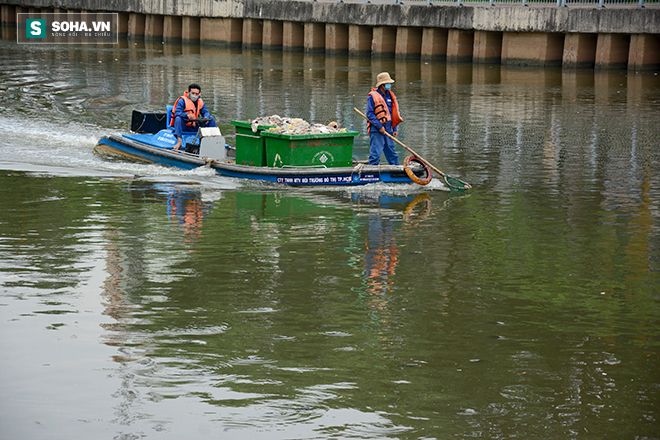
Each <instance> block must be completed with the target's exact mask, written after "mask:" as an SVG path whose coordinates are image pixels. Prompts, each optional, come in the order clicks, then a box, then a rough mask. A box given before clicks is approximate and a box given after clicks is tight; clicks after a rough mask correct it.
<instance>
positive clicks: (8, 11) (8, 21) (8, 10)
mask: <svg viewBox="0 0 660 440" xmlns="http://www.w3.org/2000/svg"><path fill="white" fill-rule="evenodd" d="M0 9H1V10H2V25H3V26H16V7H15V6H13V5H0Z"/></svg>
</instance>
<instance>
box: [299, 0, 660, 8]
mask: <svg viewBox="0 0 660 440" xmlns="http://www.w3.org/2000/svg"><path fill="white" fill-rule="evenodd" d="M311 1H313V2H316V1H318V0H311ZM329 1H333V0H329ZM336 1H337V2H338V3H354V2H358V3H361V2H364V3H373V4H395V5H402V4H404V3H405V4H407V5H410V4H426V5H436V4H437V5H440V4H448V5H458V6H461V5H473V6H474V5H482V6H486V5H488V6H496V5H520V6H556V7H558V8H559V7H567V6H580V7H594V8H605V7H625V6H630V7H637V8H643V7H645V6H649V5H653V6H657V7H660V0H355V1H352V0H336Z"/></svg>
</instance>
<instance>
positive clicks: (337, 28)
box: [325, 23, 348, 53]
mask: <svg viewBox="0 0 660 440" xmlns="http://www.w3.org/2000/svg"><path fill="white" fill-rule="evenodd" d="M325 51H326V53H345V52H348V25H345V24H336V23H328V24H326V25H325Z"/></svg>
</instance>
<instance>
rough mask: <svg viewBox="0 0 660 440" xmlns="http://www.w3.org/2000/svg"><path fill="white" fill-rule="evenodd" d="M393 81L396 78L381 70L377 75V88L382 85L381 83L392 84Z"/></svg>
mask: <svg viewBox="0 0 660 440" xmlns="http://www.w3.org/2000/svg"><path fill="white" fill-rule="evenodd" d="M392 83H394V80H393V79H392V77H391V76H390V74H389V73H387V72H381V73H379V74H378V76H377V77H376V88H378V87H380V86H381V84H392Z"/></svg>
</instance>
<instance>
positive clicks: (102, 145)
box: [94, 106, 431, 186]
mask: <svg viewBox="0 0 660 440" xmlns="http://www.w3.org/2000/svg"><path fill="white" fill-rule="evenodd" d="M170 109H171V107H170V106H168V108H167V110H166V112H143V111H137V110H135V111H134V112H133V121H132V124H131V130H130V132H129V133H126V134H112V135H108V136H105V137H103V138H101V139H100V140H99V141H98V144H97V145H96V147H95V148H94V151H95V152H96V153H98V154H103V155H108V156H115V157H121V158H127V159H131V160H137V161H144V162H151V163H157V164H161V165H166V166H171V167H175V168H181V169H186V170H191V169H195V168H198V167H203V166H206V167H210V168H212V169H214V170H215V171H216V172H217V173H218V174H220V175H223V176H227V177H235V178H240V179H251V180H261V181H267V182H274V183H280V184H285V185H292V186H359V185H366V184H370V183H378V182H384V183H404V184H405V183H407V184H410V183H413V182H414V181H417V183H419V182H425V183H428V181H430V180H431V170H430V169H429V168H428V167H427V166H426V165H425V164H423V163H422V162H419V161H408V162H410V163H409V164H408V165H407V166H403V165H369V164H366V163H363V162H360V161H355V160H354V159H353V158H352V149H353V137H354V136H357V135H358V134H359V133H357V132H344V133H336V134H333V133H329V134H316V135H302V136H295V135H291V136H287V135H278V134H273V133H268V132H267V131H261V132H260V133H254V132H247V131H243V130H246V127H250V124H249V123H245V122H243V121H239V122H236V121H232V124H234V125H237V146H236V147H232V146H230V145H228V144H226V143H225V139H224V136H222V134H221V133H220V130H219V128H217V127H200V129H199V130H198V132H197V133H196V134H195V133H193V134H186V135H184V137H183V145H185V148H179V149H178V150H175V149H174V145H175V144H176V143H177V140H176V137H175V136H174V128H173V127H172V126H171V124H170V121H169V119H170V116H169V115H170V111H171V110H170ZM136 112H137V115H136ZM163 119H167V120H168V121H167V124H166V125H165V124H163V123H162V120H163ZM150 120H151V122H149V121H150ZM153 121H156V122H155V123H152V122H153ZM198 122H202V123H203V122H204V121H203V120H201V121H198ZM241 122H243V123H241ZM239 131H240V133H239ZM247 133H249V134H247ZM301 138H303V139H302V140H301ZM347 138H348V139H349V140H350V142H349V143H347V141H346V139H347ZM239 140H240V141H241V142H242V143H243V144H242V145H239V144H240V143H241V142H239ZM271 140H272V141H273V142H274V143H275V144H274V145H275V146H274V147H270V149H271V150H272V149H275V150H276V151H275V154H274V160H273V161H272V163H271V165H272V166H266V165H265V163H266V162H268V163H270V162H271V160H268V159H270V157H268V156H269V155H270V152H268V153H263V154H261V151H262V150H261V148H262V147H261V145H262V143H268V142H270V141H271ZM250 141H251V142H253V144H254V142H257V144H256V145H257V146H258V148H260V150H259V154H261V156H260V157H259V158H258V161H259V160H261V162H260V163H257V164H255V161H254V160H253V159H254V158H253V154H252V153H253V152H254V150H252V151H248V152H247V154H245V153H244V152H243V150H242V149H245V150H246V151H247V149H248V148H250V145H249V144H246V142H250ZM278 142H279V143H278ZM301 142H302V144H301ZM305 142H307V143H306V144H305ZM294 144H295V145H294ZM301 145H302V148H300V147H301ZM289 147H295V148H289ZM268 148H269V147H268V145H266V146H264V147H263V150H264V151H265V150H268ZM289 150H291V151H293V150H296V154H299V152H300V151H303V152H304V153H305V155H306V156H305V159H303V160H298V162H297V163H296V164H294V165H287V162H289V163H290V162H291V160H289V161H287V160H286V157H285V156H286V155H287V154H288V151H289ZM268 151H270V150H268ZM346 155H348V160H347V159H346ZM237 156H238V157H239V158H241V157H244V158H247V159H242V160H241V161H240V162H239V161H237ZM283 157H284V160H282V159H283ZM293 162H296V161H295V160H293ZM411 176H412V178H411Z"/></svg>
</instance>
